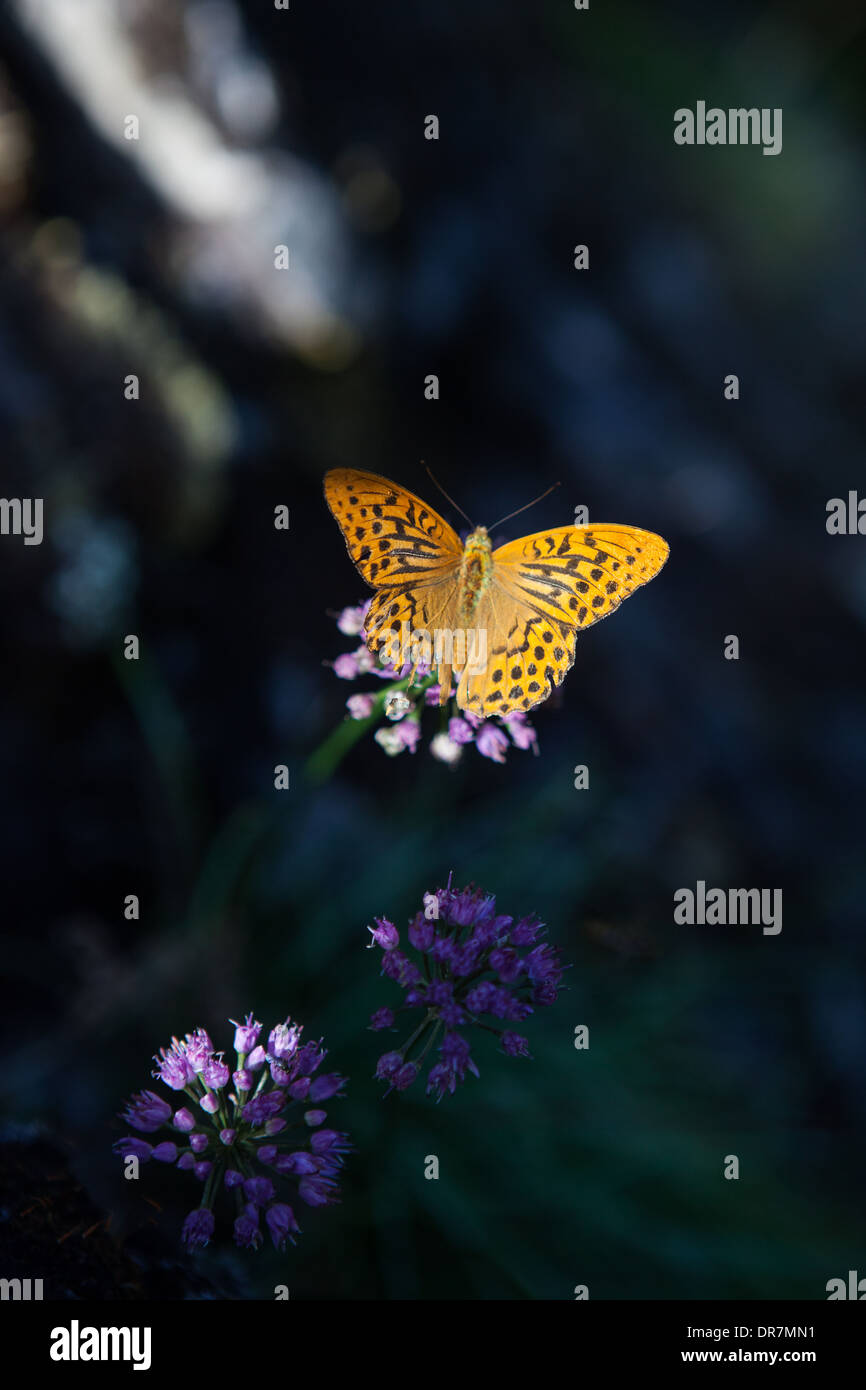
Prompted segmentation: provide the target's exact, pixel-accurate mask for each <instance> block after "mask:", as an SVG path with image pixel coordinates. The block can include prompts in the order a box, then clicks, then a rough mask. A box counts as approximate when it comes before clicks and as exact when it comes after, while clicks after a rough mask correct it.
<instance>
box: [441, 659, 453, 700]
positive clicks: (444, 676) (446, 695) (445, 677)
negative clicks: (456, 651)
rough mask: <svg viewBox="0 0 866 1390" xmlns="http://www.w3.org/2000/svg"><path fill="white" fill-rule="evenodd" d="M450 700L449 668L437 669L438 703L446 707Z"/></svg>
mask: <svg viewBox="0 0 866 1390" xmlns="http://www.w3.org/2000/svg"><path fill="white" fill-rule="evenodd" d="M450 698H451V667H450V666H440V667H439V703H440V705H447V703H448V701H449V700H450Z"/></svg>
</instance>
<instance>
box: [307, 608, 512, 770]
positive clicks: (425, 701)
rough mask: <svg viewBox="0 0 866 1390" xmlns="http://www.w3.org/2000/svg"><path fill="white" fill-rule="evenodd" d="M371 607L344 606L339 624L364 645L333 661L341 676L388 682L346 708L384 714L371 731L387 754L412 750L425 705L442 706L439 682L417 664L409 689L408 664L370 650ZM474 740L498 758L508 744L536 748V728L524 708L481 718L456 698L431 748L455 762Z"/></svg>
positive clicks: (357, 715)
mask: <svg viewBox="0 0 866 1390" xmlns="http://www.w3.org/2000/svg"><path fill="white" fill-rule="evenodd" d="M369 607H370V600H368V601H367V602H366V603H362V604H359V605H358V606H357V607H354V608H344V609H343V610H342V612H341V613H340V614H339V616H338V618H337V627H338V628H339V629H340V631H341V632H342V633H344V634H345V635H346V636H347V637H360V638H361V645H360V646H359V647H357V648H356V649H355V650H354V651H351V652H343V653H342V655H341V656H338V657H337V659H336V660H335V661H333V662H331V665H332V667H333V670H334V674H335V675H337V676H339V678H340V679H341V680H347V681H353V680H358V679H360V678H362V677H364V676H375V677H376V678H377V679H379V680H381V681H387V682H388V683H389V684H388V688H387V689H385V690H381V691H372V692H368V691H365V692H363V693H356V694H354V695H350V696H349V698H348V699H347V701H346V708H347V709H348V711H349V715H350V717H351V718H352V719H371V718H372V717H373V716H382V717H384V718H385V719H386V720H387V721H389V722H388V723H386V724H385V725H384V726H383V727H381V728H379V729H377V730H376V732H375V734H374V735H373V737H374V739H375V741H376V742H377V743H378V744H379V746H380V747H381V748H383V749H384V751H385V752H386V753H387V754H388V756H389V757H396V755H397V754H398V753H404V752H406V751H407V750H408V751H409V752H410V753H414V752H415V750H416V749H417V747H418V744H419V742H420V741H421V715H422V713H423V710H424V709H425V707H427V706H431V705H432V706H437V707H438V706H439V685H438V682H437V680H436V676H435V674H434V673H433V672H431V670H430V668H429V667H428V666H424V665H419V667H418V670H417V671H416V673H415V680H414V683H413V685H412V686H411V688H409V687H408V676H409V674H410V669H411V668H410V667H409V666H404V667H402V668H400V669H397V668H396V667H395V666H393V665H390V664H388V663H386V662H383V661H381V660H380V659H379V657H378V656H374V655H373V654H372V653H371V652H370V651H369V650H368V649H367V646H366V643H365V641H364V620H365V619H366V616H367V612H368V610H369ZM413 695H414V696H415V697H416V698H415V699H413V698H412V696H413ZM470 743H474V744H475V747H476V748H477V749H478V752H479V753H480V754H481V755H482V756H483V757H485V758H491V759H492V760H493V762H495V763H504V762H505V755H506V753H507V752H508V750H509V748H523V749H526V748H531V749H532V750H533V752H537V751H538V749H537V735H536V732H535V729H534V728H533V727H532V725H531V724H530V723H529V721H528V720H527V718H526V715H525V714H524V713H523V711H522V710H520V711H516V712H515V713H514V714H511V715H509V716H508V717H507V718H504V719H479V717H478V716H477V715H475V714H470V713H469V712H467V711H460V710H458V709H457V705H456V702H454V701H452V703H451V709H450V713H449V711H448V709H447V707H446V710H444V711H443V712H442V721H441V727H440V728H439V730H438V732H437V733H435V734H434V735H433V738H432V739H431V740H430V752H431V753H432V754H433V757H434V758H438V759H439V761H440V762H443V763H456V762H458V761H459V759H460V758H461V757H462V755H463V750H464V748H466V747H467V745H469V744H470Z"/></svg>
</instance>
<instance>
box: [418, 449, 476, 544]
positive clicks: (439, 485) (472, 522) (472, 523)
mask: <svg viewBox="0 0 866 1390" xmlns="http://www.w3.org/2000/svg"><path fill="white" fill-rule="evenodd" d="M421 462H422V463H424V460H423V459H422V460H421ZM424 468H425V469H426V471H427V472H428V473H430V479H431V481H432V482H434V483H436V486H437V487H438V489H439V491H440V492H441V493H442V496H443V497H444V498H445V501H446V502H450V503H451V505H452V507H453V508H454V510H455V512H459V513H460V515H461V516H462V517H463V518H464V519H465V520H466V521H468V522H469V525H470V526H471V527H472V529H473V530H474V529H475V522H474V521H473V520H472V518H471V517H468V516H467V515H466V513H465V512H464V510H463V508H462V507H458V505H457V503H456V502H455V501H454V498H453V497H449V496H448V493H447V492H446V491H445V489H444V487H443V486H442V484H441V483H440V482H437V480H436V478H434V477H433V474H432V472H431V471H430V469H429V468H427V465H426V463H425V464H424Z"/></svg>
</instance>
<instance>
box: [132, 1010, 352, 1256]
mask: <svg viewBox="0 0 866 1390" xmlns="http://www.w3.org/2000/svg"><path fill="white" fill-rule="evenodd" d="M231 1021H232V1022H234V1020H231ZM261 1028H262V1025H261V1024H260V1023H258V1022H256V1020H255V1019H254V1018H253V1015H252V1014H248V1015H247V1018H246V1021H245V1022H244V1023H235V1035H234V1049H235V1052H236V1054H237V1065H236V1067H235V1068H234V1070H233V1071H232V1069H231V1068H230V1067H229V1064H228V1063H227V1062H225V1061H224V1060H223V1053H222V1052H215V1051H214V1045H213V1043H212V1042H211V1040H210V1038H209V1037H208V1035H207V1033H206V1032H205V1031H204V1029H203V1028H198V1029H197V1030H196V1031H195V1032H194V1033H187V1035H186V1037H185V1038H184V1040H183V1041H182V1042H180V1041H178V1039H177V1038H172V1040H171V1046H170V1047H169V1048H162V1049H161V1050H160V1054H159V1056H158V1057H154V1059H153V1060H154V1061H155V1062H156V1071H155V1072H154V1073H153V1075H154V1076H155V1077H158V1078H159V1080H160V1081H162V1082H163V1084H164V1085H165V1086H167V1087H168V1089H169V1090H171V1091H183V1093H184V1095H185V1096H186V1097H187V1099H188V1101H189V1102H190V1104H189V1105H181V1106H179V1107H178V1108H177V1109H175V1108H174V1107H173V1105H171V1104H169V1102H168V1101H167V1100H165V1099H163V1097H162V1096H161V1095H158V1094H157V1093H156V1092H155V1091H140V1092H139V1093H138V1095H135V1096H133V1097H132V1098H131V1100H130V1101H129V1102H128V1103H127V1106H126V1109H125V1110H124V1111H123V1112H122V1118H123V1119H124V1120H125V1121H126V1123H127V1124H128V1125H130V1126H131V1127H132V1128H133V1129H135V1130H138V1132H139V1133H140V1134H147V1135H153V1136H156V1135H157V1134H158V1132H159V1131H160V1130H166V1131H169V1132H170V1133H171V1134H172V1136H173V1137H172V1138H170V1139H169V1138H163V1139H161V1140H159V1142H154V1141H152V1140H150V1139H148V1140H144V1139H137V1138H135V1137H134V1136H132V1135H127V1136H126V1137H125V1138H123V1139H118V1141H117V1142H116V1143H115V1145H114V1152H115V1153H117V1154H119V1155H120V1156H121V1157H122V1158H123V1159H128V1158H130V1157H134V1158H136V1159H138V1161H139V1162H140V1163H148V1162H150V1161H151V1160H154V1161H155V1162H157V1163H170V1164H173V1165H174V1166H175V1167H177V1168H180V1169H183V1170H184V1171H188V1172H191V1173H192V1174H193V1176H194V1177H195V1178H197V1179H198V1181H199V1182H200V1183H202V1184H203V1188H204V1190H203V1192H202V1199H201V1202H200V1203H199V1205H198V1206H197V1207H196V1208H195V1209H194V1210H193V1211H191V1212H190V1213H189V1215H188V1216H187V1218H186V1220H185V1222H184V1225H183V1240H184V1242H185V1243H186V1245H187V1246H189V1247H190V1248H191V1249H196V1248H199V1247H201V1246H204V1245H207V1244H208V1242H209V1240H210V1239H211V1237H212V1235H213V1233H214V1229H215V1225H216V1221H215V1217H214V1211H213V1208H214V1203H215V1200H216V1197H217V1194H218V1192H219V1191H220V1189H222V1188H224V1189H225V1190H226V1191H227V1192H228V1193H230V1194H231V1195H232V1198H233V1200H234V1204H235V1209H236V1213H237V1214H236V1219H235V1223H234V1238H235V1242H236V1244H237V1245H240V1246H243V1247H245V1248H247V1249H251V1250H256V1249H258V1247H259V1246H260V1245H261V1244H262V1240H263V1236H262V1230H261V1218H262V1216H264V1222H265V1226H266V1227H267V1231H268V1234H269V1235H270V1237H271V1240H272V1241H273V1243H274V1245H275V1246H276V1247H277V1249H278V1250H283V1249H285V1244H286V1241H291V1243H292V1244H294V1241H295V1235H296V1234H297V1232H298V1231H299V1230H300V1227H299V1225H298V1222H297V1220H296V1218H295V1213H294V1211H293V1210H292V1208H291V1207H290V1206H288V1205H287V1204H286V1203H285V1202H283V1201H280V1200H278V1193H277V1184H278V1182H279V1180H280V1179H290V1180H291V1181H292V1182H293V1184H295V1185H296V1187H297V1194H298V1196H299V1197H300V1199H301V1201H302V1202H305V1203H306V1205H307V1206H310V1207H322V1206H329V1205H331V1204H332V1203H334V1202H337V1201H338V1200H339V1197H338V1178H339V1173H340V1169H341V1167H342V1165H343V1156H344V1155H345V1154H347V1153H349V1152H350V1151H351V1145H350V1144H349V1142H348V1136H347V1135H346V1134H343V1133H341V1132H340V1131H339V1130H335V1129H330V1128H325V1127H324V1125H325V1121H326V1119H327V1112H326V1111H325V1110H323V1109H322V1108H321V1107H322V1102H323V1101H328V1100H331V1099H332V1098H333V1097H334V1096H339V1095H340V1094H341V1093H342V1089H343V1086H344V1085H345V1078H344V1077H342V1076H340V1075H338V1073H337V1072H328V1073H326V1074H324V1075H321V1076H316V1075H315V1073H316V1072H317V1071H318V1069H319V1067H320V1066H321V1064H322V1062H323V1061H324V1060H325V1057H326V1056H327V1052H325V1051H324V1050H323V1048H322V1044H321V1040H320V1041H319V1042H318V1043H315V1042H308V1043H305V1044H304V1045H303V1046H302V1045H301V1032H302V1029H301V1026H300V1025H298V1024H296V1023H295V1024H293V1023H290V1021H289V1019H286V1021H285V1023H278V1024H277V1026H276V1027H275V1028H273V1029H272V1030H271V1032H270V1034H269V1036H268V1040H267V1045H266V1046H263V1045H262V1044H261V1043H260V1042H259V1034H260V1033H261ZM311 1131H312V1132H311Z"/></svg>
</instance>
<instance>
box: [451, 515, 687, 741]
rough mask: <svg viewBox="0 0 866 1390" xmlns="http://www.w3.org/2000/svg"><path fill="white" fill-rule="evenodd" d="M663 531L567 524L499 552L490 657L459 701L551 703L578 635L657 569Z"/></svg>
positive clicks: (470, 704)
mask: <svg viewBox="0 0 866 1390" xmlns="http://www.w3.org/2000/svg"><path fill="white" fill-rule="evenodd" d="M667 557H668V546H667V543H666V542H665V541H663V540H662V538H661V536H657V535H655V534H653V532H651V531H642V530H638V529H637V528H636V527H632V526H615V525H599V526H561V527H557V528H555V529H553V530H550V531H539V532H537V533H536V534H535V535H532V536H524V537H523V538H522V539H521V540H517V541H511V542H510V543H509V544H508V545H503V546H500V547H499V549H498V550H495V551H494V552H493V576H492V583H491V585H490V592H489V598H488V600H487V603H486V605H485V613H484V622H486V624H487V628H488V650H489V652H490V659H489V660H488V664H487V669H486V671H485V672H484V673H483V674H477V673H476V674H469V673H465V672H464V675H463V679H462V681H461V684H460V688H459V689H458V697H457V698H458V702H459V703H461V704H462V706H463V708H465V709H469V710H471V711H472V712H473V713H476V714H479V715H484V716H488V717H489V716H490V715H492V714H509V713H513V712H514V711H515V710H528V709H531V708H532V706H533V705H537V704H540V703H541V701H542V700H546V699H547V697H548V695H550V693H551V691H552V690H553V689H554V687H555V686H557V685H559V684H560V683H561V681H562V679H563V677H564V676H565V674H566V672H567V671H568V670H569V669H570V667H571V666H572V664H573V662H574V651H575V644H576V641H577V634H578V632H580V631H581V630H582V629H583V628H585V627H590V626H591V625H592V624H593V623H595V622H598V620H599V619H600V618H606V617H607V616H608V614H610V613H612V612H613V610H614V609H615V608H618V607H619V605H620V603H621V602H622V600H623V599H624V598H627V597H628V595H629V594H631V593H633V592H634V590H635V589H636V588H638V587H639V586H640V585H641V584H646V583H647V582H648V581H649V580H650V579H653V578H654V577H655V575H657V574H658V572H659V570H660V569H661V568H662V566H663V565H664V563H665V561H666V560H667Z"/></svg>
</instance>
